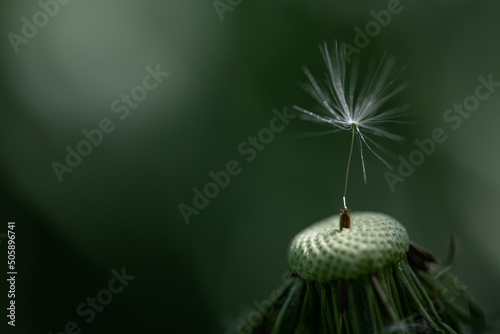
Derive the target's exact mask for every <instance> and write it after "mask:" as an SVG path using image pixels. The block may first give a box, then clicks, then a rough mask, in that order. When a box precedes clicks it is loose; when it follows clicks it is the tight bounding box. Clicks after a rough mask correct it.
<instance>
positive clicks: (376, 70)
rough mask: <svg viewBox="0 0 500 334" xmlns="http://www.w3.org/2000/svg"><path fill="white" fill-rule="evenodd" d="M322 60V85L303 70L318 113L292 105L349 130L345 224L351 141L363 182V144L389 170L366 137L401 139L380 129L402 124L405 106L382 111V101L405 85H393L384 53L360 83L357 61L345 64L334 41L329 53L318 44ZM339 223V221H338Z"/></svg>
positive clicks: (317, 119)
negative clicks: (319, 109) (357, 152)
mask: <svg viewBox="0 0 500 334" xmlns="http://www.w3.org/2000/svg"><path fill="white" fill-rule="evenodd" d="M320 51H321V54H322V56H323V60H324V62H325V64H326V67H327V72H326V76H325V81H324V85H320V84H319V83H318V82H317V81H316V79H315V78H314V76H313V75H312V74H311V72H310V71H309V70H308V69H307V68H306V67H304V68H303V70H304V73H305V74H306V76H307V79H308V80H309V82H308V83H307V84H305V85H303V88H304V89H305V90H306V91H307V92H308V93H309V94H310V95H311V96H312V97H313V98H314V99H315V100H316V102H318V103H319V104H320V106H321V107H322V108H321V112H320V113H315V112H312V111H310V110H307V109H304V108H301V107H298V106H294V108H295V109H296V110H298V111H300V112H302V113H303V114H304V115H305V117H306V118H307V119H309V120H312V121H315V122H320V123H325V124H327V125H329V126H332V127H334V128H335V132H336V131H342V130H345V131H351V133H352V136H351V146H350V150H349V158H348V160H347V169H346V178H345V187H344V195H343V197H342V199H343V204H344V210H343V212H342V216H341V221H342V220H344V221H345V224H347V225H344V227H348V225H349V219H348V210H347V205H346V194H347V181H348V179H349V168H350V164H351V157H352V151H353V147H354V142H355V141H356V140H357V141H358V144H359V148H360V156H361V165H362V169H363V179H364V181H365V183H366V182H367V177H366V167H365V158H364V156H363V147H365V146H366V147H367V148H368V149H369V150H370V151H371V152H372V153H373V154H374V155H375V156H376V157H377V158H378V159H379V160H380V161H382V163H383V164H384V165H386V166H387V167H388V168H390V169H392V168H391V166H390V164H389V163H388V162H387V161H386V160H385V159H384V158H382V156H381V154H380V153H377V151H382V152H384V153H386V154H389V155H390V153H389V152H388V151H387V150H386V149H384V148H383V147H382V146H381V145H380V144H379V143H377V142H376V141H375V140H374V139H373V138H371V137H370V136H372V135H373V136H378V137H382V138H386V139H390V140H402V139H403V138H402V137H401V136H398V135H396V134H393V133H391V132H389V131H387V130H385V129H384V128H383V125H384V123H406V122H404V121H403V120H402V119H401V117H402V116H403V111H405V110H406V109H407V106H402V107H397V108H391V109H387V110H382V109H383V107H384V106H385V105H386V103H387V102H388V101H389V100H390V99H391V98H392V97H394V96H395V95H396V94H398V93H399V92H401V90H402V89H404V88H405V86H406V85H405V84H403V85H399V86H396V85H395V84H394V79H395V77H396V76H393V73H392V72H393V69H394V65H395V60H394V59H391V58H387V57H386V56H384V57H383V58H382V60H381V61H380V62H379V63H378V64H376V65H374V64H373V63H372V64H371V66H370V67H369V68H368V71H367V74H366V75H364V77H363V78H362V80H363V83H362V85H360V86H358V85H357V80H359V78H358V63H357V62H353V64H352V65H351V66H350V67H349V66H348V64H347V58H346V52H347V51H346V49H345V48H343V47H339V46H338V45H337V43H335V44H334V47H333V52H332V54H330V52H329V51H328V47H327V45H326V43H324V44H323V45H322V46H320ZM341 225H342V223H341Z"/></svg>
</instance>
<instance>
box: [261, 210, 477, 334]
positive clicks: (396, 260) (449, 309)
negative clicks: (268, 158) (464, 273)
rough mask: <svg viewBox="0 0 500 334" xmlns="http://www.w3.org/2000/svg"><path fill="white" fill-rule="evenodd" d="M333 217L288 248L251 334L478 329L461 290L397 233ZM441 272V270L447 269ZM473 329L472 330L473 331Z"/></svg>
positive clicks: (388, 222)
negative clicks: (267, 307) (274, 294)
mask: <svg viewBox="0 0 500 334" xmlns="http://www.w3.org/2000/svg"><path fill="white" fill-rule="evenodd" d="M338 222H339V220H338V216H335V217H331V218H327V219H325V220H323V221H320V222H319V223H316V224H314V225H312V226H310V227H308V228H306V229H305V230H303V231H302V232H300V233H299V234H298V235H297V236H296V237H295V238H294V239H293V241H292V243H291V246H290V250H289V256H288V263H289V267H290V270H291V272H292V274H291V276H290V277H289V279H288V280H287V281H286V282H285V283H284V285H283V286H282V287H281V291H283V293H282V295H281V296H280V298H278V299H277V300H276V301H274V305H273V311H272V312H271V311H270V312H269V314H268V315H267V316H266V319H265V320H264V321H262V324H261V325H259V326H258V327H256V328H253V331H252V333H256V334H260V333H273V334H289V333H294V334H302V333H304V334H308V333H310V334H323V333H325V334H327V333H348V334H359V333H469V332H475V330H478V329H484V328H486V325H485V321H484V315H483V313H482V311H481V309H480V308H479V307H478V306H476V304H475V303H474V302H473V301H472V299H471V298H470V297H469V295H468V294H467V293H466V291H465V288H464V286H463V285H461V284H460V282H459V281H458V280H457V279H456V278H455V277H453V276H452V275H451V274H450V273H449V270H447V268H441V267H440V266H438V265H436V264H433V265H432V266H430V268H429V267H428V265H430V262H433V261H431V259H432V260H435V259H434V257H433V256H432V255H431V254H430V253H428V252H427V251H425V250H423V249H422V248H420V247H418V246H416V245H414V244H412V243H410V242H409V238H408V234H407V232H406V230H405V228H404V227H403V226H402V225H401V224H400V223H398V222H397V221H396V220H395V219H393V218H391V217H389V216H387V215H384V214H379V213H353V214H352V215H351V228H350V229H343V230H342V231H339V229H338ZM448 269H449V268H448ZM473 330H474V331H473Z"/></svg>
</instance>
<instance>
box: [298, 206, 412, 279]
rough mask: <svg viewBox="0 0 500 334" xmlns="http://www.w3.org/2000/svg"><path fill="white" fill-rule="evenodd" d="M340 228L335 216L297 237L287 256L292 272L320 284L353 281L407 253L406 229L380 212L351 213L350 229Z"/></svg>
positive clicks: (390, 263) (392, 262)
mask: <svg viewBox="0 0 500 334" xmlns="http://www.w3.org/2000/svg"><path fill="white" fill-rule="evenodd" d="M338 228H339V217H338V216H332V217H329V218H326V219H324V220H322V221H320V222H318V223H316V224H314V225H311V226H310V227H308V228H306V229H305V230H303V231H302V232H300V233H299V234H298V235H297V236H295V238H294V239H293V241H292V243H291V245H290V250H289V254H288V265H289V267H290V269H291V270H296V271H297V274H298V275H299V276H300V277H302V278H304V279H306V280H311V281H317V282H329V281H332V280H334V279H337V278H343V279H353V278H357V277H359V276H360V275H364V274H365V275H366V274H368V273H376V272H378V271H380V270H382V269H383V268H384V267H386V266H388V265H392V264H395V263H397V262H398V261H399V260H401V259H402V258H403V257H404V256H405V254H406V252H407V251H408V247H409V244H408V242H409V239H408V233H407V232H406V229H405V228H404V227H403V226H402V225H401V224H400V223H399V222H397V221H396V220H395V219H394V218H392V217H390V216H387V215H384V214H381V213H373V212H356V213H352V214H351V228H350V229H344V230H342V231H339V229H338Z"/></svg>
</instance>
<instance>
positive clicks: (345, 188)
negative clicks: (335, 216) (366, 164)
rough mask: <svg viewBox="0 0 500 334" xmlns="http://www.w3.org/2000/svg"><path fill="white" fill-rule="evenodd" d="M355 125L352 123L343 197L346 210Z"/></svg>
mask: <svg viewBox="0 0 500 334" xmlns="http://www.w3.org/2000/svg"><path fill="white" fill-rule="evenodd" d="M355 126H356V124H352V138H351V149H350V150H349V159H348V160H347V170H346V172H345V187H344V196H343V197H342V199H343V200H344V210H347V205H346V203H345V196H346V194H347V181H348V180H349V167H350V166H351V156H352V148H353V146H354V127H355Z"/></svg>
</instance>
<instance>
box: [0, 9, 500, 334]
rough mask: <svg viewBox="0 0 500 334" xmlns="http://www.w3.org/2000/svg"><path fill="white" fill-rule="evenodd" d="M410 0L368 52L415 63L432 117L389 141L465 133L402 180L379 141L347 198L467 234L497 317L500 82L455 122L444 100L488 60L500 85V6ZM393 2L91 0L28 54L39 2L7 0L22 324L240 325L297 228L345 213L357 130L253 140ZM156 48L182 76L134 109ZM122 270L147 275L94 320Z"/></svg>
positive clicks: (8, 193)
mask: <svg viewBox="0 0 500 334" xmlns="http://www.w3.org/2000/svg"><path fill="white" fill-rule="evenodd" d="M401 3H402V6H403V7H404V10H403V11H402V12H401V13H400V14H398V15H396V16H394V17H393V18H392V22H391V23H390V24H389V25H388V26H387V27H386V28H383V30H382V32H381V33H380V34H379V35H378V36H376V37H375V38H374V39H373V41H372V42H371V43H370V45H369V46H368V47H367V48H366V49H364V50H363V51H362V54H361V56H362V58H363V59H365V60H367V59H369V58H371V57H380V55H381V54H382V53H383V52H384V51H387V52H388V53H389V54H390V55H392V56H395V57H397V59H398V64H399V65H400V66H401V67H406V71H405V72H404V73H403V74H402V76H401V78H402V79H403V80H407V81H409V82H410V86H409V87H408V88H407V89H406V90H405V91H404V92H403V93H402V94H400V95H399V96H398V97H397V98H396V99H395V102H396V103H400V104H404V103H410V104H411V111H412V112H413V114H414V115H413V119H414V121H415V125H412V126H404V127H401V128H399V129H397V130H399V131H401V132H403V133H404V134H405V136H406V137H407V138H408V141H407V142H406V143H405V144H404V145H397V144H394V145H392V146H388V148H389V149H390V150H391V151H393V152H394V153H395V154H396V155H399V154H403V155H405V156H407V155H408V153H409V152H410V151H411V150H413V149H414V144H413V143H412V142H413V140H414V139H415V138H420V139H422V138H424V137H428V136H429V135H430V133H431V131H432V130H433V129H434V128H436V127H443V128H446V129H447V133H448V134H449V139H448V141H447V142H446V143H444V144H442V145H440V146H438V148H437V150H436V153H435V154H434V155H432V156H431V157H429V158H428V159H426V161H425V163H424V164H423V165H422V166H421V167H419V168H417V169H416V171H415V173H414V174H413V175H412V176H411V177H410V178H409V179H408V180H407V181H406V182H405V183H403V184H398V185H397V189H396V191H395V192H394V193H392V192H391V191H390V190H389V187H388V186H387V184H386V182H385V179H384V177H383V173H384V171H385V168H384V167H383V165H382V164H381V163H380V162H379V161H378V160H376V159H375V157H374V156H373V155H371V154H366V156H367V166H368V181H369V182H368V185H366V186H365V185H363V181H362V177H361V169H360V162H359V156H358V155H355V158H354V162H353V168H352V170H351V179H350V187H349V205H350V207H351V208H352V209H353V210H356V211H358V210H364V211H365V210H373V211H381V212H385V213H388V214H390V215H392V216H394V217H395V218H397V219H398V220H399V221H401V222H402V223H403V224H404V225H405V226H406V227H407V229H408V231H409V234H410V237H411V238H412V239H413V240H415V241H417V242H418V243H420V244H422V245H423V246H425V247H427V248H430V249H432V250H433V251H434V252H435V253H436V254H437V255H438V256H439V257H441V258H444V256H445V255H446V251H447V242H448V236H449V235H450V234H452V233H453V234H455V236H456V237H457V238H458V240H459V250H460V252H459V254H458V258H457V264H456V268H455V272H456V273H457V274H458V275H459V276H460V277H461V278H462V279H463V281H464V282H465V284H466V285H467V286H468V289H469V290H470V292H471V293H473V294H474V295H475V296H477V298H478V300H479V301H480V302H481V303H482V304H483V305H484V306H485V307H486V308H487V310H488V315H489V316H490V317H491V318H499V317H500V307H499V306H498V297H499V292H498V283H499V281H500V247H499V246H498V245H499V243H498V238H499V236H500V225H499V220H500V219H499V212H498V204H499V200H500V173H499V172H498V171H499V170H500V156H499V154H498V145H499V144H500V131H499V129H500V128H499V127H500V113H499V111H500V109H499V108H500V90H499V91H498V92H496V93H495V94H494V95H493V96H492V97H491V98H490V99H488V100H487V101H485V102H483V103H482V104H481V106H480V107H479V109H478V110H477V111H475V112H474V113H473V114H472V115H471V117H470V118H469V119H467V120H465V121H464V122H463V124H462V126H461V127H460V129H458V130H456V131H451V130H448V129H449V126H447V125H446V124H444V122H443V120H442V115H443V112H444V111H445V110H446V109H447V108H449V107H451V106H452V105H453V103H461V102H462V101H463V99H464V98H465V97H466V96H467V95H470V94H472V93H473V92H474V89H475V87H476V86H477V79H476V77H477V76H478V75H483V76H487V75H488V74H489V73H492V74H493V78H495V79H496V80H497V81H500V63H499V59H500V20H498V14H499V13H500V3H499V2H496V1H472V0H471V1H412V2H408V1H403V2H401ZM386 5H387V1H370V2H368V1H366V2H357V3H356V4H351V3H348V2H344V1H342V2H333V1H316V2H310V1H266V2H262V3H259V2H252V1H244V2H243V3H242V4H241V5H239V6H238V7H236V8H235V9H234V11H233V12H227V13H225V20H224V21H223V22H221V21H220V20H219V18H218V16H217V13H216V11H215V10H214V8H213V6H212V3H211V1H180V0H177V1H159V0H158V1H131V0H122V1H117V0H114V1H106V2H103V1H97V0H91V1H76V0H75V1H71V2H70V3H69V4H67V5H63V6H61V8H60V12H59V13H58V14H57V15H56V16H55V17H54V18H52V19H50V22H49V23H48V24H47V25H46V26H45V27H43V28H41V29H40V31H39V33H38V35H37V36H36V37H35V38H34V39H33V40H31V41H30V42H29V43H28V44H27V45H21V46H20V52H19V54H15V53H14V51H13V49H12V47H11V45H10V43H9V40H8V39H7V37H6V35H7V33H8V32H11V31H12V32H15V33H19V32H20V29H21V25H22V21H21V18H22V17H23V16H27V17H31V16H32V15H33V13H35V12H36V11H38V10H39V9H40V8H39V6H38V5H37V3H36V1H29V2H28V1H24V2H16V1H2V2H1V9H0V18H1V21H0V22H1V23H0V31H2V32H3V35H4V38H3V39H2V41H3V42H2V43H1V44H0V52H1V54H0V61H1V63H0V75H1V78H2V79H1V81H0V85H1V91H0V107H1V114H0V156H1V160H0V195H1V197H0V218H1V220H0V233H3V232H5V230H6V225H7V221H8V220H15V221H16V222H17V224H18V246H17V247H18V262H19V264H18V271H19V273H20V274H19V276H18V291H19V294H18V298H17V302H18V318H17V321H18V326H17V328H16V332H17V333H48V332H50V331H52V332H53V333H56V332H59V331H61V330H62V329H63V327H64V324H65V323H66V322H67V321H70V320H78V321H79V323H82V326H81V328H82V330H83V331H82V333H106V332H110V331H111V330H112V331H113V332H123V333H145V332H148V331H153V330H154V331H155V332H161V333H165V332H166V333H223V332H224V327H223V326H225V325H228V324H230V323H231V322H232V321H233V320H234V319H235V318H236V317H237V316H238V314H239V312H242V311H245V310H248V309H249V308H250V307H252V302H253V301H254V300H258V301H260V300H263V299H266V298H268V296H269V294H270V293H271V291H272V290H273V289H274V288H275V287H276V286H277V285H278V284H279V283H280V277H281V274H282V272H283V271H284V270H285V269H286V250H287V246H288V243H289V241H290V240H291V238H292V237H293V236H294V235H295V234H296V233H297V232H298V231H299V230H301V229H302V228H304V227H305V226H307V225H309V224H310V223H312V222H314V221H316V220H319V219H321V218H323V217H325V216H328V215H332V214H338V212H339V211H338V210H339V208H340V207H341V194H342V191H343V182H344V173H345V163H346V158H347V153H348V148H349V147H348V145H349V139H350V138H349V134H347V133H339V134H336V135H333V136H325V137H313V138H309V139H304V140H295V139H293V136H295V135H297V134H300V133H303V132H308V131H314V130H317V129H318V128H317V127H316V126H315V125H314V124H310V123H307V122H303V121H301V120H298V119H296V120H294V121H292V123H291V124H290V125H289V126H288V127H287V128H286V130H285V131H284V132H282V133H280V134H277V135H276V137H275V139H274V141H273V142H272V143H270V144H269V145H268V146H267V147H266V149H265V150H264V151H262V152H259V154H258V156H257V157H256V159H255V160H254V161H252V162H251V163H246V162H244V157H243V156H241V155H240V154H238V151H237V147H238V145H239V144H240V143H241V142H242V141H243V140H245V139H246V138H247V137H248V136H249V135H255V134H256V133H257V132H258V131H259V130H260V129H261V128H262V127H265V126H268V123H269V120H270V119H271V117H272V116H273V114H272V109H273V108H277V109H280V110H281V109H282V108H283V106H285V105H286V106H288V108H289V109H291V107H292V105H294V104H298V105H301V106H304V107H312V106H313V102H312V99H311V98H310V97H309V96H307V94H306V93H304V92H303V91H302V90H301V89H300V88H299V87H298V86H297V82H299V81H303V80H304V75H303V73H302V72H301V66H303V65H308V66H309V67H310V68H311V69H312V70H313V71H314V72H315V73H321V71H323V69H324V67H323V64H322V61H321V56H320V54H319V51H318V47H317V46H318V44H319V43H321V42H323V41H325V40H326V41H328V42H330V43H331V42H332V41H333V40H334V39H339V40H341V41H346V42H349V43H351V44H352V40H353V37H354V34H355V33H354V30H353V28H354V27H355V26H360V27H363V25H364V24H365V23H366V22H368V21H369V20H372V17H371V16H370V11H371V10H380V9H383V8H386ZM156 64H160V67H161V69H162V70H164V71H167V72H170V76H169V77H168V78H167V79H165V81H164V82H163V83H162V84H161V85H160V86H159V87H158V88H157V89H156V90H154V91H152V92H150V93H149V95H148V97H147V99H146V100H145V101H143V102H141V103H140V105H139V106H138V107H137V108H136V109H135V110H132V111H131V113H130V115H129V117H128V118H126V119H125V120H123V121H120V120H119V119H118V118H117V117H116V115H115V114H113V113H112V112H111V109H110V104H111V102H112V101H113V100H115V99H116V98H118V97H119V96H120V95H121V94H122V93H128V92H130V89H131V88H132V87H134V86H136V85H138V84H140V83H141V82H142V78H143V77H144V75H145V74H146V72H145V67H146V66H148V65H149V66H152V67H154V66H156ZM105 117H109V118H112V119H113V122H114V124H115V125H116V129H115V131H114V132H113V133H111V134H109V135H106V136H105V138H104V141H103V143H102V144H101V145H100V146H99V147H97V148H94V152H93V153H92V154H91V155H90V156H88V157H86V158H84V160H83V162H82V164H81V165H80V166H79V167H77V168H76V169H75V170H74V172H73V173H72V174H69V175H68V174H66V175H65V176H64V182H62V183H59V182H58V180H57V178H56V176H55V174H54V172H53V170H52V168H51V163H52V162H53V161H54V160H57V161H60V162H62V160H63V159H64V157H65V155H66V153H65V152H66V151H65V147H66V145H70V146H72V147H75V146H76V143H78V141H80V140H81V139H83V136H82V134H81V131H82V130H83V129H91V128H95V127H96V126H97V124H98V123H99V121H100V120H101V119H103V118H105ZM233 159H235V160H238V161H240V162H241V163H242V167H243V171H242V173H241V174H240V175H238V176H236V177H234V178H233V179H232V180H231V182H230V184H229V186H228V187H227V188H226V189H223V190H222V191H221V194H220V195H219V196H218V197H217V198H215V199H213V200H211V202H210V204H209V206H208V207H207V208H206V209H204V210H203V211H202V212H201V213H200V215H199V216H196V217H193V218H192V222H191V224H190V225H186V224H185V222H184V221H183V219H182V216H181V214H180V212H179V210H178V205H179V204H180V203H181V202H185V203H190V201H191V199H192V196H193V193H192V189H193V188H194V187H198V188H201V187H203V185H204V184H205V183H206V182H208V181H209V180H210V178H209V176H208V173H209V172H210V171H218V170H221V169H223V168H224V167H225V165H226V163H227V162H228V161H230V160H233ZM395 163H396V162H395ZM0 247H1V249H2V251H1V254H2V255H1V256H0V259H2V260H1V261H3V258H4V257H6V255H3V254H6V253H5V242H2V243H1V244H0ZM122 267H126V268H127V272H130V274H132V275H135V276H136V279H135V280H134V281H133V282H131V283H130V285H129V286H128V287H127V288H126V289H125V290H124V292H123V293H121V294H119V295H117V296H115V298H114V300H113V302H112V303H111V304H110V305H108V306H106V308H105V310H104V311H103V312H102V313H99V314H98V315H97V317H96V320H95V321H94V322H92V323H90V324H89V325H84V324H83V321H81V318H79V317H78V316H77V315H76V313H75V308H76V306H77V305H78V304H79V303H80V302H82V301H84V300H85V298H87V297H88V296H95V295H96V293H97V292H98V291H99V290H100V289H102V288H104V287H106V285H107V282H108V281H109V279H110V278H111V274H110V271H111V269H113V268H115V269H120V268H122ZM1 272H2V274H0V279H1V281H2V282H5V279H4V275H5V274H4V272H5V271H4V270H3V269H2V271H1ZM0 287H1V288H2V290H1V292H0V295H2V298H1V299H0V300H2V305H5V302H6V299H5V294H4V291H5V284H4V283H1V285H0ZM2 308H3V306H2ZM3 317H4V316H3V315H2V318H3ZM2 322H4V321H2ZM4 325H5V324H4V323H2V324H1V326H2V328H3V327H6V326H4ZM8 330H11V328H8Z"/></svg>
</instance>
